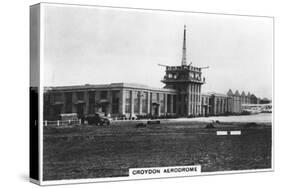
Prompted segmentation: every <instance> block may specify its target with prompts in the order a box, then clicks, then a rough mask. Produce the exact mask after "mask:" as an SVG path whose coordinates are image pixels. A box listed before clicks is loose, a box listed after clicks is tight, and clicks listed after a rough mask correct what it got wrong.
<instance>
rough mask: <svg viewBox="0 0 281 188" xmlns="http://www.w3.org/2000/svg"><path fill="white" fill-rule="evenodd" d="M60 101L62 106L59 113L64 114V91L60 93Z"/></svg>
mask: <svg viewBox="0 0 281 188" xmlns="http://www.w3.org/2000/svg"><path fill="white" fill-rule="evenodd" d="M61 101H62V108H61V113H62V114H64V113H65V111H66V110H65V107H66V100H65V94H64V92H63V93H61Z"/></svg>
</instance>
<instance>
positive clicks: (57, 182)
mask: <svg viewBox="0 0 281 188" xmlns="http://www.w3.org/2000/svg"><path fill="white" fill-rule="evenodd" d="M45 5H55V6H62V7H64V6H69V7H70V6H71V7H88V8H103V9H121V10H123V9H127V10H132V11H162V12H163V11H164V12H176V13H193V14H211V15H226V16H250V17H260V18H270V19H272V21H273V24H272V27H273V33H272V34H273V39H272V40H273V52H272V53H273V54H272V55H273V62H272V65H271V66H272V80H273V82H272V104H273V113H272V129H271V130H272V132H271V138H272V143H271V168H268V169H255V170H233V171H218V172H202V173H201V174H200V175H190V176H188V175H187V176H176V177H163V178H153V177H152V178H143V179H141V178H130V177H129V176H128V177H107V178H88V179H70V180H48V181H43V128H44V125H43V119H42V118H43V102H44V100H43V92H44V86H43V84H42V83H43V80H44V79H43V78H44V37H45V27H44V24H43V23H44V19H45V17H44V16H45V12H44V6H45ZM30 6H32V5H30ZM39 8H40V26H39V29H40V63H39V64H40V66H39V67H40V82H39V127H38V128H39V181H37V180H34V179H31V178H30V182H32V183H37V184H40V185H62V184H80V183H98V182H116V181H131V180H147V179H167V178H179V177H195V176H206V175H227V174H241V173H256V172H273V171H274V167H275V157H274V154H275V150H274V146H275V143H274V140H275V134H274V127H275V119H274V117H275V109H276V107H275V104H274V102H275V95H274V83H275V80H274V75H275V72H274V67H275V18H274V17H273V16H257V15H241V14H226V13H210V12H196V11H181V10H165V9H147V8H133V7H113V6H99V5H83V4H67V3H49V2H48V3H46V2H43V3H39Z"/></svg>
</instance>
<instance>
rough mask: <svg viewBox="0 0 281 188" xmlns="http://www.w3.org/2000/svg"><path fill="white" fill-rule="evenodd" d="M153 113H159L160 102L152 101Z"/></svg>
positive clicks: (154, 114)
mask: <svg viewBox="0 0 281 188" xmlns="http://www.w3.org/2000/svg"><path fill="white" fill-rule="evenodd" d="M152 115H153V116H158V115H159V104H158V103H152Z"/></svg>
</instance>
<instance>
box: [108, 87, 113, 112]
mask: <svg viewBox="0 0 281 188" xmlns="http://www.w3.org/2000/svg"><path fill="white" fill-rule="evenodd" d="M107 100H108V101H109V103H108V109H107V114H112V91H111V90H108V91H107Z"/></svg>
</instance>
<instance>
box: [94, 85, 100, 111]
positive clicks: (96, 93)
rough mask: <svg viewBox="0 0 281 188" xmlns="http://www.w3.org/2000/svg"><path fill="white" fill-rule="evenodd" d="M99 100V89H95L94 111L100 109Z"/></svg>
mask: <svg viewBox="0 0 281 188" xmlns="http://www.w3.org/2000/svg"><path fill="white" fill-rule="evenodd" d="M99 102H100V91H98V90H97V91H96V92H95V112H97V111H99V110H100V106H99Z"/></svg>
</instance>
